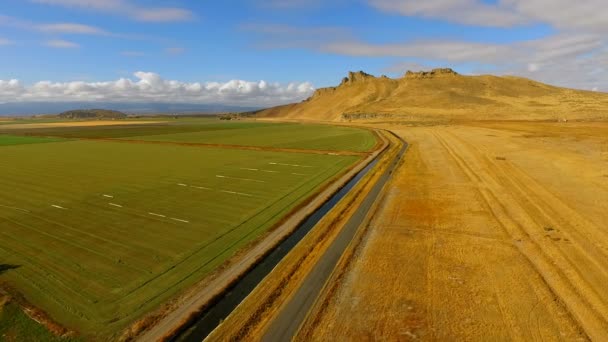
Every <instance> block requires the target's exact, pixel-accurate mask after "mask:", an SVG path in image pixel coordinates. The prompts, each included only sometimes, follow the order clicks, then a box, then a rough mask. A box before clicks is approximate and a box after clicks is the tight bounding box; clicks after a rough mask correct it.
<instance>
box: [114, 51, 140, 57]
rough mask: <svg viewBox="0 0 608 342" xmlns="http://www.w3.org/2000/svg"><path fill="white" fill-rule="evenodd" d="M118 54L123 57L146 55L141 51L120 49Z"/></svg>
mask: <svg viewBox="0 0 608 342" xmlns="http://www.w3.org/2000/svg"><path fill="white" fill-rule="evenodd" d="M120 54H121V55H122V56H125V57H143V56H145V55H146V54H145V53H143V52H141V51H122V52H121V53H120Z"/></svg>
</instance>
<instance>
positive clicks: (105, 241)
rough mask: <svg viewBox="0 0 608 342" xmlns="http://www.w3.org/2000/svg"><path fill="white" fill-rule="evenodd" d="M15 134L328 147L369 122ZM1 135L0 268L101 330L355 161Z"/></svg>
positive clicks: (66, 316)
mask: <svg viewBox="0 0 608 342" xmlns="http://www.w3.org/2000/svg"><path fill="white" fill-rule="evenodd" d="M176 127H177V128H176ZM193 127H195V129H194V128H193ZM163 132H164V133H163ZM315 132H316V133H315ZM18 133H19V134H24V135H23V136H21V137H19V138H18V139H17V138H4V139H8V140H10V139H16V140H15V141H17V140H19V139H25V140H28V139H34V140H35V139H40V138H37V137H31V136H30V135H31V134H40V135H44V136H46V135H51V136H56V137H67V138H78V137H91V136H99V135H101V136H106V137H113V138H125V137H129V138H130V137H137V139H141V140H150V139H152V140H154V139H161V140H159V141H194V142H213V143H223V144H249V145H256V146H280V147H294V148H296V147H297V148H315V149H337V150H344V149H346V150H365V149H369V148H370V147H371V146H373V143H374V140H373V136H372V135H371V134H370V133H369V132H367V131H359V130H356V129H346V128H340V127H338V128H335V130H332V129H331V127H330V126H317V125H314V126H310V127H307V126H306V125H296V124H279V125H273V124H266V123H260V124H258V123H237V124H236V125H233V123H229V124H224V123H217V122H212V123H205V124H190V125H183V127H180V125H174V124H171V125H164V126H163V125H156V126H152V127H147V126H134V127H127V126H120V127H112V129H109V128H88V127H87V128H80V129H74V128H69V129H43V130H42V131H36V130H34V131H32V130H28V131H27V132H24V131H20V132H18ZM49 133H50V134H49ZM13 134H17V133H14V132H13ZM315 137H316V138H315ZM2 139H3V138H2V135H0V145H3V146H0V170H2V177H0V227H1V229H0V264H10V265H17V266H19V267H17V268H14V269H10V270H6V271H4V272H2V273H1V274H0V281H2V282H8V283H10V284H12V285H13V286H14V287H15V288H17V289H18V290H19V291H21V292H22V293H23V294H24V296H25V297H26V298H27V299H28V300H29V301H30V302H32V303H33V304H34V305H36V306H39V307H40V308H42V309H43V310H45V311H47V312H48V313H49V314H50V315H51V317H53V318H54V319H55V320H57V321H58V322H60V323H62V324H64V325H66V326H67V327H68V328H71V329H75V330H77V331H79V332H81V333H82V334H83V336H86V337H94V338H102V339H103V338H107V337H109V336H113V334H116V333H118V332H119V331H120V330H121V329H123V328H124V327H126V326H127V325H128V324H129V323H131V322H133V321H134V320H135V319H137V318H138V317H141V316H142V315H143V314H145V313H146V312H149V311H150V310H152V309H154V308H156V307H158V306H159V305H160V304H162V303H163V302H164V301H166V300H168V299H169V298H171V297H172V296H175V295H176V294H177V293H178V292H180V291H181V290H183V289H185V288H187V287H188V286H191V285H192V284H194V283H195V282H197V281H199V280H200V279H201V278H202V277H203V276H204V275H206V274H208V273H209V272H210V271H212V270H213V269H214V268H216V267H217V266H218V265H220V264H221V263H222V262H224V261H225V260H226V259H227V258H229V257H230V256H231V255H233V254H234V253H235V252H236V251H237V250H238V249H239V248H241V247H243V246H244V245H246V244H247V243H248V242H250V241H252V240H253V239H255V238H256V237H258V236H260V234H262V233H264V232H265V231H266V230H267V229H269V228H270V227H271V226H272V225H273V224H275V223H276V222H277V221H279V220H280V219H281V218H282V217H283V216H284V215H285V214H286V213H287V212H288V211H289V210H291V209H292V208H293V207H294V206H296V205H297V204H298V203H300V202H301V201H302V200H303V199H305V198H306V197H307V196H309V195H311V194H312V193H313V192H314V191H315V190H316V189H318V188H319V186H321V185H322V184H325V183H327V182H328V181H329V180H331V179H332V178H334V177H335V176H336V175H337V174H339V173H340V172H341V171H343V170H344V169H345V168H347V167H348V166H350V165H353V164H354V163H355V162H356V161H357V160H358V159H357V157H352V156H338V155H323V154H308V153H283V152H267V151H245V150H239V149H228V148H210V147H199V146H195V147H190V146H181V145H170V144H167V145H163V144H153V145H151V144H138V143H130V142H112V141H93V140H72V141H63V142H62V143H45V144H25V143H23V144H10V145H9V144H7V143H2V141H3V140H2ZM8 140H6V141H8ZM25 140H21V141H25ZM32 141H33V140H32ZM3 317H4V316H3ZM0 320H4V318H2V319H0Z"/></svg>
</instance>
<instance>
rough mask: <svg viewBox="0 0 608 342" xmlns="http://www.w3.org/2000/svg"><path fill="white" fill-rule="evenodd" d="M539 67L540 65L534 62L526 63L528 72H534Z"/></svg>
mask: <svg viewBox="0 0 608 342" xmlns="http://www.w3.org/2000/svg"><path fill="white" fill-rule="evenodd" d="M539 69H540V65H538V64H536V63H530V64H528V71H529V72H536V71H538V70H539Z"/></svg>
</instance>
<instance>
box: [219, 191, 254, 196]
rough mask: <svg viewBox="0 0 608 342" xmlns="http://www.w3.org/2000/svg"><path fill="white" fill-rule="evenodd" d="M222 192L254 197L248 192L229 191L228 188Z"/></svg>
mask: <svg viewBox="0 0 608 342" xmlns="http://www.w3.org/2000/svg"><path fill="white" fill-rule="evenodd" d="M220 192H223V193H226V194H232V195H240V196H247V197H253V195H250V194H246V193H243V192H236V191H228V190H221V191H220Z"/></svg>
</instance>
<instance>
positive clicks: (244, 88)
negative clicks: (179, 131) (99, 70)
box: [0, 71, 314, 106]
mask: <svg viewBox="0 0 608 342" xmlns="http://www.w3.org/2000/svg"><path fill="white" fill-rule="evenodd" d="M134 76H135V77H136V80H131V79H128V78H121V79H118V80H116V81H107V82H82V81H73V82H50V81H41V82H37V83H35V84H33V85H31V86H27V87H26V86H24V85H23V84H21V82H19V80H16V79H12V80H0V104H1V103H16V102H21V103H23V102H80V101H87V102H133V103H137V102H140V103H141V102H159V103H187V104H204V103H229V104H233V105H243V106H260V105H266V106H268V105H274V104H278V103H290V102H295V101H301V100H303V99H304V98H306V97H308V96H310V95H311V94H312V92H313V91H314V88H313V86H312V84H310V83H308V82H303V83H289V84H287V85H281V84H278V83H268V82H266V81H259V82H248V81H242V80H231V81H228V82H225V83H220V82H206V83H200V82H193V83H187V82H179V81H175V80H165V79H163V78H162V77H161V76H160V75H158V74H155V73H153V72H143V71H138V72H136V73H134Z"/></svg>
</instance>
